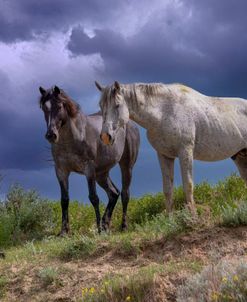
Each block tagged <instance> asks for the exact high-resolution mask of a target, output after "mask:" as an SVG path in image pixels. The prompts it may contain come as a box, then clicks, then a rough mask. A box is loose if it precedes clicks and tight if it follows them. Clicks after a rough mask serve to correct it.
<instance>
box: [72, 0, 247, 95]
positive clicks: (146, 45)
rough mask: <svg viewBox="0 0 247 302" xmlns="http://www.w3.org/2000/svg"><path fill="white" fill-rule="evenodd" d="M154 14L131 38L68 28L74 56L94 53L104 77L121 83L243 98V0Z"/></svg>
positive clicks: (246, 71) (246, 41) (246, 39)
mask: <svg viewBox="0 0 247 302" xmlns="http://www.w3.org/2000/svg"><path fill="white" fill-rule="evenodd" d="M184 4H185V5H184V7H183V9H184V18H183V15H181V11H180V12H178V11H177V8H175V7H174V6H170V7H168V8H166V12H165V11H162V10H161V11H158V12H157V11H156V12H155V13H154V14H153V15H152V16H151V17H150V18H149V20H148V22H147V23H146V24H145V25H144V26H143V27H142V28H141V29H140V30H139V31H138V32H137V33H136V34H134V35H132V36H130V37H127V38H124V37H123V35H121V34H120V33H117V32H115V31H111V30H100V29H98V30H95V36H94V37H93V38H89V37H88V36H87V35H86V34H85V32H84V31H83V28H82V27H78V26H76V27H74V29H73V31H72V33H71V37H70V41H69V43H68V48H69V49H70V51H71V52H72V53H73V54H74V55H80V54H90V53H100V55H101V56H102V58H103V60H104V63H105V76H106V77H107V78H109V79H111V80H113V79H120V80H123V81H127V82H131V81H168V82H173V81H175V82H185V83H187V84H189V85H191V86H193V87H195V88H198V89H203V91H204V92H205V93H210V94H226V95H239V96H246V95H247V55H246V49H247V31H246V28H247V19H246V16H245V12H246V9H247V3H246V1H239V2H238V3H236V2H235V1H233V0H227V1H225V0H224V1H217V3H215V1H184Z"/></svg>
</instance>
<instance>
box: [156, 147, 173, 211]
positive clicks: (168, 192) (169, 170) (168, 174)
mask: <svg viewBox="0 0 247 302" xmlns="http://www.w3.org/2000/svg"><path fill="white" fill-rule="evenodd" d="M157 155H158V159H159V163H160V168H161V173H162V179H163V192H164V196H165V205H166V211H167V213H171V212H172V210H173V199H172V197H173V180H174V158H168V157H166V156H164V155H162V154H160V153H157Z"/></svg>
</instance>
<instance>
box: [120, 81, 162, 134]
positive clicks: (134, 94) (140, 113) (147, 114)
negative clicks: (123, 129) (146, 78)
mask: <svg viewBox="0 0 247 302" xmlns="http://www.w3.org/2000/svg"><path fill="white" fill-rule="evenodd" d="M158 99H160V96H159V97H158V96H157V95H152V94H150V95H148V96H147V95H145V93H144V91H143V89H140V88H139V87H138V85H136V84H132V85H126V88H125V101H126V104H127V106H128V109H129V114H130V118H131V119H132V120H134V121H135V122H136V123H137V124H139V125H141V126H142V127H144V128H146V129H149V128H150V127H153V125H155V124H156V123H157V121H158V120H159V116H160V114H161V111H162V110H161V105H162V106H164V105H165V104H164V103H165V102H166V95H165V94H164V96H163V97H162V103H161V102H159V101H158Z"/></svg>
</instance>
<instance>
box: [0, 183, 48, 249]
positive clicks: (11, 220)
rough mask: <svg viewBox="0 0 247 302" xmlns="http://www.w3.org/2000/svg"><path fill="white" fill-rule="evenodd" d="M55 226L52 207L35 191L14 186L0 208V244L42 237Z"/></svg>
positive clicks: (4, 244) (16, 242) (10, 243)
mask: <svg viewBox="0 0 247 302" xmlns="http://www.w3.org/2000/svg"><path fill="white" fill-rule="evenodd" d="M52 227H53V223H52V208H51V206H50V203H49V202H48V201H47V200H44V199H41V198H40V197H39V195H38V194H37V193H36V192H35V191H27V192H25V191H24V190H23V189H22V188H21V187H19V186H14V187H12V188H11V190H10V192H9V193H8V195H7V199H6V200H5V201H4V202H3V203H2V205H1V210H0V245H1V246H6V245H12V244H18V243H21V242H23V241H24V242H25V241H27V240H32V239H41V238H43V237H44V236H45V235H47V234H48V233H49V232H51V230H52Z"/></svg>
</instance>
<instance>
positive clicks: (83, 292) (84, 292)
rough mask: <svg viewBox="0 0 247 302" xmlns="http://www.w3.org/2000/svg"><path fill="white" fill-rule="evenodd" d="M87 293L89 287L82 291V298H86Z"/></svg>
mask: <svg viewBox="0 0 247 302" xmlns="http://www.w3.org/2000/svg"><path fill="white" fill-rule="evenodd" d="M87 292H88V288H87V287H85V288H82V290H81V294H82V296H84V295H85V294H86V293H87Z"/></svg>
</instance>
